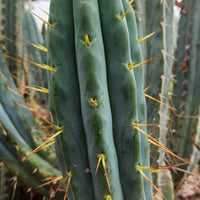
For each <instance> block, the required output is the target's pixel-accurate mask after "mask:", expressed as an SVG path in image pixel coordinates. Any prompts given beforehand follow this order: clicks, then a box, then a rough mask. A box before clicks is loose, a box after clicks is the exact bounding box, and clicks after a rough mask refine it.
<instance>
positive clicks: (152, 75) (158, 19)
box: [136, 0, 175, 199]
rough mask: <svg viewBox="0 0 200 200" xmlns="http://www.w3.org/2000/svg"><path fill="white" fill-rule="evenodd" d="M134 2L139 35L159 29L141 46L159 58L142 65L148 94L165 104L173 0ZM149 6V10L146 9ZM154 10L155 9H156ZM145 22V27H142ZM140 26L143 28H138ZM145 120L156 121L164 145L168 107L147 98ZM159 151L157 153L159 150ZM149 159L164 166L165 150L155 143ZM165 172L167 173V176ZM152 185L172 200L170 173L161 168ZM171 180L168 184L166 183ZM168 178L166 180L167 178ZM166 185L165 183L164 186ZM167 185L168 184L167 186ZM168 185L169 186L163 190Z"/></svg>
mask: <svg viewBox="0 0 200 200" xmlns="http://www.w3.org/2000/svg"><path fill="white" fill-rule="evenodd" d="M144 4H145V3H144V1H136V6H137V8H138V13H137V18H138V21H139V22H138V26H139V30H140V34H141V35H142V34H144V33H146V34H150V33H153V32H154V31H156V30H158V29H160V31H159V32H158V33H156V36H153V37H151V38H149V39H147V40H146V41H144V42H143V43H144V44H143V49H144V50H146V53H147V57H152V56H158V58H157V59H156V60H155V61H153V62H149V63H147V64H146V66H145V85H146V87H147V86H150V89H149V90H148V91H147V93H148V94H149V95H150V96H151V97H153V98H156V99H158V100H161V102H163V103H165V104H168V100H169V94H168V93H169V84H170V80H171V71H172V66H173V55H174V47H173V45H172V44H173V37H174V34H175V33H174V28H173V24H174V19H173V6H174V1H171V0H170V1H168V0H166V1H162V2H160V1H146V4H145V5H144ZM145 6H146V13H145V15H146V19H145V18H144V16H145V15H144V16H141V12H142V11H143V9H141V8H142V7H145ZM149 8H151V9H149ZM155 10H156V11H155ZM155 15H156V16H155ZM145 25H146V26H145ZM141 27H143V28H141ZM147 121H148V124H159V125H160V126H159V127H160V130H159V133H154V137H156V138H159V141H160V142H161V143H162V144H163V145H166V137H167V126H168V107H166V105H163V104H160V105H159V104H158V103H156V102H154V101H153V100H152V99H147ZM154 129H155V128H154V127H148V132H149V133H151V132H152V131H154ZM158 151H159V153H158ZM151 152H152V157H153V158H152V161H151V165H153V166H155V165H160V166H161V165H165V152H164V151H163V150H159V149H158V148H157V147H155V146H151ZM166 175H167V176H168V177H167V178H166ZM153 177H154V178H153V180H154V183H155V184H158V186H159V187H160V191H161V192H162V193H163V194H164V196H165V197H167V199H173V187H171V185H173V183H172V178H170V172H169V171H167V170H165V171H160V172H159V173H157V174H156V175H154V176H153ZM170 179H171V183H169V182H170V181H169V180H170ZM166 180H168V181H166ZM165 184H166V185H165ZM168 184H169V186H167V185H168ZM164 185H165V186H166V188H167V187H169V188H170V190H169V189H166V190H165V189H164V188H165V186H164Z"/></svg>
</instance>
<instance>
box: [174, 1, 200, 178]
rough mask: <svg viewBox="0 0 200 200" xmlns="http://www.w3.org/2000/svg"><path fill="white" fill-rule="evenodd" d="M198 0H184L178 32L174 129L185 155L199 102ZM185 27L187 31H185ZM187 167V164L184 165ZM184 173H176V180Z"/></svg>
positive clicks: (177, 147)
mask: <svg viewBox="0 0 200 200" xmlns="http://www.w3.org/2000/svg"><path fill="white" fill-rule="evenodd" d="M199 9H200V2H199V1H188V0H185V1H184V12H183V13H182V14H181V18H180V23H179V32H178V36H179V37H178V43H177V52H176V62H175V65H174V69H173V73H174V75H175V83H174V90H173V93H174V96H173V98H172V101H173V104H174V107H175V108H176V113H177V115H174V114H173V113H172V117H173V120H174V123H173V128H174V130H175V133H174V138H175V141H173V142H172V143H174V144H175V145H174V146H173V147H175V150H174V151H175V152H176V153H177V154H178V155H179V156H180V157H183V158H187V159H188V158H190V155H191V152H192V149H193V147H192V146H193V145H192V139H191V131H194V132H195V131H196V126H197V121H198V117H199V112H198V108H199V104H200V90H199V88H200V84H199V77H200V70H199V69H200V64H199V63H200V59H199V54H200V48H199V41H200V36H199V34H198V32H199V31H200V24H199V17H200V13H199ZM183 29H184V32H183ZM184 169H186V166H184ZM182 175H183V174H178V175H176V174H175V177H176V180H178V179H180V178H181V176H182Z"/></svg>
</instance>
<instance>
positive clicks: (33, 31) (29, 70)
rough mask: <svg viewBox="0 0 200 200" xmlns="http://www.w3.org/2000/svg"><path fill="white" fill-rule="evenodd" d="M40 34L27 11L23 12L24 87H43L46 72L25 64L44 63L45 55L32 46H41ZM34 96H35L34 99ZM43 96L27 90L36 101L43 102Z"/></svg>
mask: <svg viewBox="0 0 200 200" xmlns="http://www.w3.org/2000/svg"><path fill="white" fill-rule="evenodd" d="M42 43H43V41H42V38H41V34H40V33H39V31H38V28H37V26H36V23H35V20H34V18H33V16H32V14H31V13H30V12H29V11H25V12H24V16H23V54H24V56H23V60H24V71H25V77H24V78H25V85H26V86H35V85H39V86H41V87H45V86H46V85H47V84H46V83H45V81H46V77H45V73H46V71H44V70H42V69H41V68H39V67H38V68H36V67H34V66H33V65H32V64H31V63H29V62H27V61H26V60H29V61H34V62H36V63H44V64H46V62H45V57H46V55H44V54H43V51H41V50H39V49H37V48H35V47H34V46H33V45H37V44H42ZM34 95H36V96H35V97H34ZM45 95H46V94H43V93H38V92H37V93H36V92H35V91H33V90H32V91H30V90H29V98H30V99H33V97H34V98H35V99H36V101H37V100H42V99H43V100H45Z"/></svg>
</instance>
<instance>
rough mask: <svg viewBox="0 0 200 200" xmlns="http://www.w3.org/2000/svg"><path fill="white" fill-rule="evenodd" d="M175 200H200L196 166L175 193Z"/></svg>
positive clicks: (198, 172)
mask: <svg viewBox="0 0 200 200" xmlns="http://www.w3.org/2000/svg"><path fill="white" fill-rule="evenodd" d="M175 200H200V168H199V166H197V167H196V168H195V170H194V171H193V173H192V174H191V175H189V176H188V177H187V178H186V180H185V182H184V183H183V185H182V187H181V188H180V189H179V190H178V191H177V193H176V195H175Z"/></svg>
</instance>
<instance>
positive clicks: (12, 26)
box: [0, 0, 24, 75]
mask: <svg viewBox="0 0 200 200" xmlns="http://www.w3.org/2000/svg"><path fill="white" fill-rule="evenodd" d="M23 12H24V0H18V1H16V0H6V1H4V0H0V13H1V16H0V21H1V25H0V32H1V34H3V35H5V36H6V37H8V38H9V39H10V40H3V41H2V43H1V44H4V49H3V50H4V51H6V52H9V55H10V56H12V57H17V58H21V57H22V56H23V48H22V47H23V42H22V26H21V25H22V18H23V15H22V13H23ZM11 41H12V42H11ZM8 66H9V68H10V71H11V72H13V73H16V71H18V70H20V71H21V72H22V70H23V67H22V64H21V63H16V62H14V61H13V60H10V59H8ZM21 75H22V73H21Z"/></svg>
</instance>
